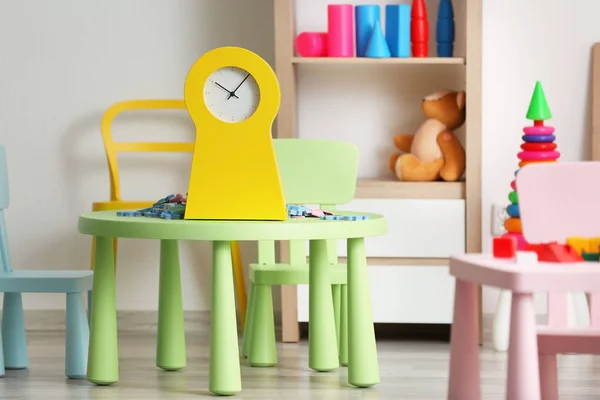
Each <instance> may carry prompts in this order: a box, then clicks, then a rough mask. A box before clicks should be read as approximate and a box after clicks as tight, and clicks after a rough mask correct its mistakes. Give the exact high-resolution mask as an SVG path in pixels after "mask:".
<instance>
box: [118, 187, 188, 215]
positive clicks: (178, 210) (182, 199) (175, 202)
mask: <svg viewBox="0 0 600 400" xmlns="http://www.w3.org/2000/svg"><path fill="white" fill-rule="evenodd" d="M186 202H187V195H183V194H181V193H177V194H170V195H168V196H167V197H163V198H162V199H160V200H158V201H157V202H156V203H154V204H153V205H152V207H148V208H142V209H141V210H137V211H117V216H119V217H149V218H162V219H183V214H184V213H185V203H186Z"/></svg>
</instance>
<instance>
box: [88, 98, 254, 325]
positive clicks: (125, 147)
mask: <svg viewBox="0 0 600 400" xmlns="http://www.w3.org/2000/svg"><path fill="white" fill-rule="evenodd" d="M165 109H166V110H186V107H185V102H184V101H183V100H126V101H121V102H119V103H116V104H114V105H112V106H111V107H110V108H109V109H108V110H106V112H105V113H104V116H103V117H102V124H101V128H100V129H101V133H102V140H103V141H104V148H105V150H106V158H107V160H108V170H109V176H110V200H108V201H98V202H94V203H93V204H92V211H104V210H137V209H140V208H146V207H150V206H152V204H154V203H155V201H147V200H123V199H121V191H120V185H119V166H118V164H117V153H127V152H129V153H150V152H162V153H165V152H169V153H193V152H194V143H192V142H179V143H176V142H170V143H169V142H154V143H153V142H115V141H114V140H113V137H112V131H111V126H112V122H113V120H114V119H115V118H116V117H117V115H119V114H121V113H123V112H126V111H133V110H165ZM113 245H114V255H115V266H116V258H117V239H114V241H113ZM95 247H96V243H95V240H94V241H93V242H92V264H91V269H92V270H93V269H94V261H93V260H94V257H93V254H94V250H95ZM231 257H232V259H233V273H234V278H235V289H236V293H237V302H238V312H239V317H240V323H241V326H242V329H243V327H244V325H245V318H246V304H247V303H246V301H247V300H246V285H245V281H244V271H243V266H242V260H241V253H240V248H239V244H238V243H237V242H231Z"/></svg>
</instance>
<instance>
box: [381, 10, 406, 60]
mask: <svg viewBox="0 0 600 400" xmlns="http://www.w3.org/2000/svg"><path fill="white" fill-rule="evenodd" d="M410 11H411V6H410V4H388V5H387V6H385V38H386V40H387V43H388V46H389V48H390V53H391V54H392V57H410Z"/></svg>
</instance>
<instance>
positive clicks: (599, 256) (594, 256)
mask: <svg viewBox="0 0 600 400" xmlns="http://www.w3.org/2000/svg"><path fill="white" fill-rule="evenodd" d="M581 257H582V258H583V259H584V260H585V261H596V262H598V260H600V253H587V252H585V251H584V252H582V253H581Z"/></svg>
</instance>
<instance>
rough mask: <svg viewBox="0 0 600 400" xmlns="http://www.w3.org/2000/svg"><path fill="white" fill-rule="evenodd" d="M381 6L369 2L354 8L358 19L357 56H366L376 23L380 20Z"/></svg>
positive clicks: (356, 24) (355, 16)
mask: <svg viewBox="0 0 600 400" xmlns="http://www.w3.org/2000/svg"><path fill="white" fill-rule="evenodd" d="M380 13H381V11H380V8H379V5H377V4H367V5H360V6H356V7H355V9H354V18H355V20H356V23H355V26H356V28H355V29H356V56H357V57H366V52H367V46H368V45H369V40H371V35H372V33H373V28H374V27H375V23H376V22H377V21H380Z"/></svg>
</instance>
